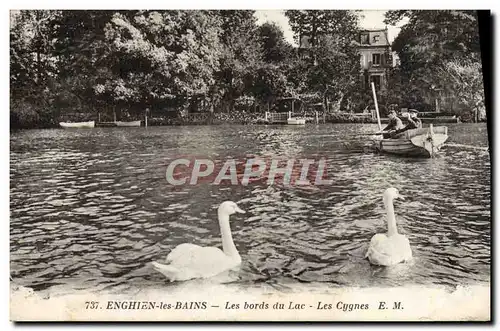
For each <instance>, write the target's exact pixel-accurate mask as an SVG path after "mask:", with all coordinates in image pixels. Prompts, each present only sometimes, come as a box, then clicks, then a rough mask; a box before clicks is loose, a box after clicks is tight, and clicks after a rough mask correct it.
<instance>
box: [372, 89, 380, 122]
mask: <svg viewBox="0 0 500 331" xmlns="http://www.w3.org/2000/svg"><path fill="white" fill-rule="evenodd" d="M372 92H373V102H375V111H376V112H377V123H378V129H379V130H380V131H382V123H380V114H379V112H378V102H377V93H376V92H375V83H374V82H372Z"/></svg>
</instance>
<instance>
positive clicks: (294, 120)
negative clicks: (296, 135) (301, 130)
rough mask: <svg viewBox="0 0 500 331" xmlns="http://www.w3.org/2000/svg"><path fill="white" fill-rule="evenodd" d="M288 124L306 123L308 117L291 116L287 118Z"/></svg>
mask: <svg viewBox="0 0 500 331" xmlns="http://www.w3.org/2000/svg"><path fill="white" fill-rule="evenodd" d="M287 124H290V125H305V124H306V119H305V118H298V117H295V118H291V117H290V118H289V119H287Z"/></svg>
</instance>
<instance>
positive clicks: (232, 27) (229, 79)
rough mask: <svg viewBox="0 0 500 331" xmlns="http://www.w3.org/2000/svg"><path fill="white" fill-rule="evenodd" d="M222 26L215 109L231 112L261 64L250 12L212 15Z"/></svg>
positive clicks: (252, 12)
mask: <svg viewBox="0 0 500 331" xmlns="http://www.w3.org/2000/svg"><path fill="white" fill-rule="evenodd" d="M212 13H213V14H214V15H216V16H217V17H218V18H219V19H220V21H221V23H222V25H221V27H222V31H221V34H220V40H221V43H222V52H221V58H220V67H219V70H218V71H216V73H215V78H216V81H217V84H216V88H215V91H216V93H217V94H216V95H217V100H214V101H215V104H216V105H219V106H220V108H222V109H225V110H226V111H228V112H229V111H231V110H232V109H233V106H234V101H235V100H236V99H237V98H238V97H240V96H242V95H245V93H249V91H248V81H247V80H248V76H249V75H250V74H252V71H254V70H255V68H259V67H260V65H261V63H262V47H261V45H260V44H259V40H258V34H257V24H256V22H257V19H256V18H255V16H254V13H255V11H253V10H218V11H212Z"/></svg>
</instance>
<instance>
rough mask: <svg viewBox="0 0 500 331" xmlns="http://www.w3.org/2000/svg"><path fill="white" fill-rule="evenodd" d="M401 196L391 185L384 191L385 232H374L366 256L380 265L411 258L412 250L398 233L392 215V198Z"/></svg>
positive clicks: (406, 239)
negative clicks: (386, 229)
mask: <svg viewBox="0 0 500 331" xmlns="http://www.w3.org/2000/svg"><path fill="white" fill-rule="evenodd" d="M396 198H400V199H402V200H403V197H401V196H400V195H399V192H398V190H397V189H395V188H393V187H391V188H388V189H387V190H386V191H385V193H384V205H385V210H386V213H387V228H388V231H387V234H382V233H379V234H376V235H374V236H373V237H372V240H371V241H370V247H369V248H368V252H367V253H366V256H365V257H367V258H368V260H370V263H372V264H376V265H382V266H390V265H394V264H398V263H400V262H403V261H408V260H411V258H412V252H411V248H410V242H409V240H408V238H406V236H404V235H402V234H399V233H398V229H397V226H396V216H395V215H394V205H393V200H394V199H396Z"/></svg>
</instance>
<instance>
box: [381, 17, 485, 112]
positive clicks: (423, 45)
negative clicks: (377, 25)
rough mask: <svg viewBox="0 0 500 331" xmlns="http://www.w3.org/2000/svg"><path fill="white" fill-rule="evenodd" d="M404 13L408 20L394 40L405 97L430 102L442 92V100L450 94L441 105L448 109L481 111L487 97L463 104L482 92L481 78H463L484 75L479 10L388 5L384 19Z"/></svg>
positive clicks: (393, 21)
mask: <svg viewBox="0 0 500 331" xmlns="http://www.w3.org/2000/svg"><path fill="white" fill-rule="evenodd" d="M403 18H406V19H407V20H408V23H407V24H405V25H404V26H403V27H402V29H401V32H400V33H399V35H398V36H397V37H396V39H395V40H394V43H393V45H392V47H393V50H394V51H396V52H397V53H398V56H399V58H400V62H401V66H400V75H401V84H402V85H403V89H404V92H405V93H404V94H405V95H407V97H406V100H403V102H405V103H407V104H411V103H414V104H415V103H417V102H419V101H420V102H423V103H426V102H427V104H429V103H430V101H429V99H435V98H439V97H440V95H441V96H444V101H447V100H449V102H444V105H443V106H444V108H445V110H447V111H449V112H455V113H457V111H458V112H459V113H462V112H463V111H466V110H465V108H466V107H472V108H470V109H469V111H473V112H474V111H482V109H481V108H482V107H484V103H481V102H477V101H475V102H473V103H472V104H469V103H466V104H467V106H460V105H464V102H465V100H476V98H477V96H478V95H482V93H483V86H482V82H481V84H478V83H473V84H466V83H464V81H463V80H461V79H459V77H464V76H467V77H468V79H470V80H471V82H479V81H481V80H482V78H481V77H482V72H481V56H480V44H479V31H478V24H477V14H476V12H475V11H466V10H433V11H421V10H397V11H388V12H387V13H386V20H385V21H386V23H388V24H393V25H395V24H397V23H399V22H400V21H401V20H402V19H403ZM429 96H432V97H429ZM451 96H452V97H451ZM426 100H427V101H426ZM429 106H430V107H433V105H432V106H431V105H429ZM457 107H459V108H461V109H458V108H457ZM465 115H466V114H465Z"/></svg>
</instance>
